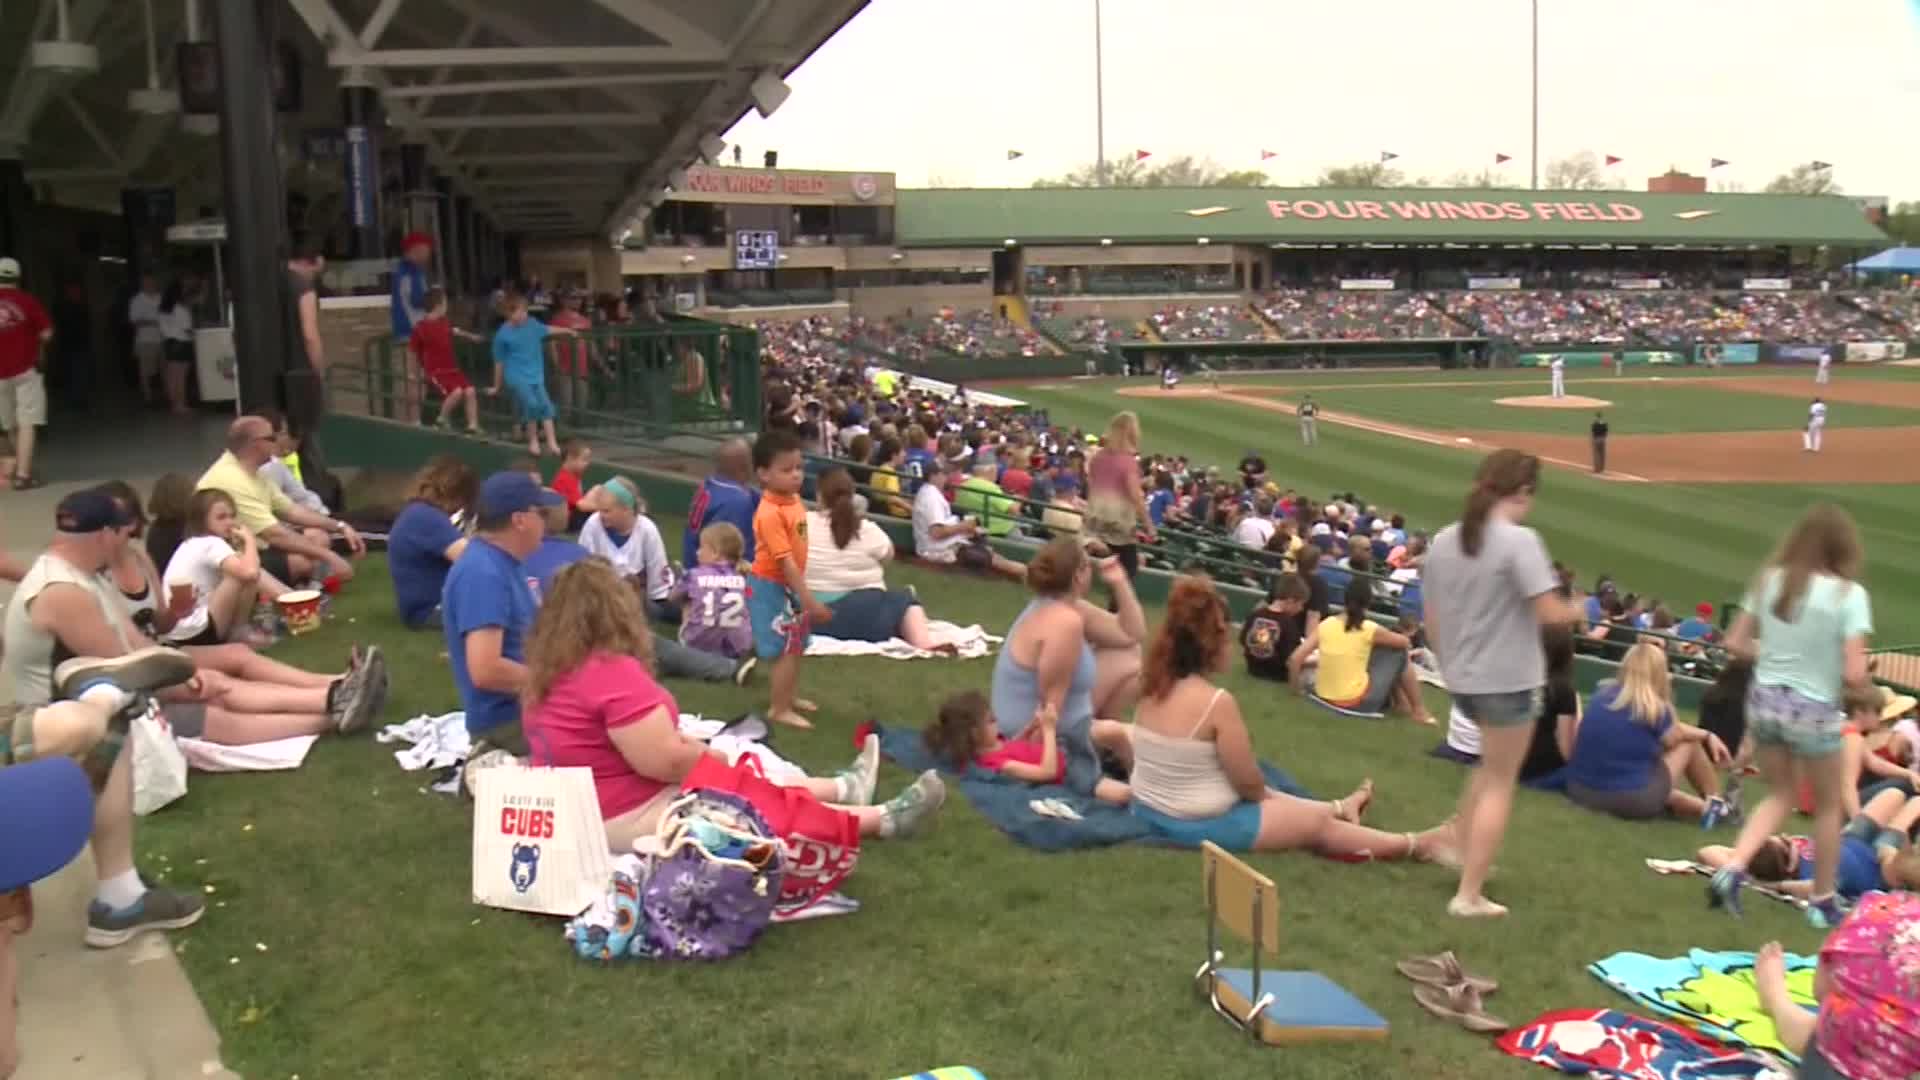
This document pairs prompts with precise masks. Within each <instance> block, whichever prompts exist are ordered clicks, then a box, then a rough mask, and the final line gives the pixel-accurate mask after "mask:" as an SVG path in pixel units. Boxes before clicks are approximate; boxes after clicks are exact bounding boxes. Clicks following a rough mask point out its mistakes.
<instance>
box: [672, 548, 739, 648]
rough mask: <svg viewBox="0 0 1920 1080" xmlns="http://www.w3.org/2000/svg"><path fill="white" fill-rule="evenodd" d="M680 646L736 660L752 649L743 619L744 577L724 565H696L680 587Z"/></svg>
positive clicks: (735, 567) (734, 567)
mask: <svg viewBox="0 0 1920 1080" xmlns="http://www.w3.org/2000/svg"><path fill="white" fill-rule="evenodd" d="M681 589H682V591H684V592H685V594H686V598H687V601H686V604H685V605H684V606H683V607H682V608H681V615H680V644H682V645H685V646H686V647H687V648H689V649H698V650H700V651H701V652H709V653H718V654H719V655H721V656H725V657H729V658H732V659H736V660H737V659H739V658H740V657H742V656H745V655H747V653H748V652H750V651H752V649H753V626H752V624H751V623H749V622H748V620H747V577H746V575H745V574H743V573H741V571H740V568H739V567H737V566H732V565H728V564H725V563H716V564H711V565H701V566H696V567H694V568H693V569H691V570H689V571H687V576H686V580H685V581H684V582H682V584H681Z"/></svg>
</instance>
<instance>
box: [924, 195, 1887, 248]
mask: <svg viewBox="0 0 1920 1080" xmlns="http://www.w3.org/2000/svg"><path fill="white" fill-rule="evenodd" d="M894 237H895V240H896V242H897V243H898V244H899V245H900V246H901V247H980V246H994V247H998V246H1000V245H1001V244H1004V243H1005V242H1006V241H1008V240H1014V241H1017V242H1019V243H1021V244H1087V243H1098V242H1099V241H1100V240H1102V239H1111V240H1112V241H1113V242H1114V243H1116V244H1152V243H1163V244H1164V243H1179V244H1190V243H1194V242H1195V241H1197V240H1199V239H1200V238H1202V237H1205V238H1207V239H1208V240H1209V241H1210V242H1213V243H1263V244H1281V243H1308V244H1312V243H1361V242H1373V243H1444V242H1449V241H1451V242H1455V243H1544V244H1553V243H1563V244H1682V245H1688V246H1722V245H1732V244H1739V245H1745V244H1791V245H1795V246H1811V245H1818V244H1829V245H1833V246H1837V247H1879V246H1881V245H1883V244H1885V243H1886V242H1887V238H1886V235H1885V234H1884V233H1882V232H1881V231H1880V230H1879V229H1877V228H1875V227H1874V226H1873V225H1872V224H1871V223H1870V222H1868V221H1867V220H1866V218H1865V217H1863V216H1862V215H1861V213H1860V209H1859V207H1857V206H1856V205H1854V204H1853V202H1851V201H1850V200H1848V199H1844V198H1841V197H1838V196H1826V195H1819V196H1809V195H1654V194H1648V193H1646V192H1633V191H1512V190H1480V189H1474V190H1450V189H1445V188H1391V189H1373V190H1368V189H1345V188H1218V187H1210V188H967V189H957V190H956V189H943V190H930V191H929V190H916V191H901V192H900V193H899V195H898V202H897V204H896V209H895V219H894Z"/></svg>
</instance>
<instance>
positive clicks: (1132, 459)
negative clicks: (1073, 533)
mask: <svg viewBox="0 0 1920 1080" xmlns="http://www.w3.org/2000/svg"><path fill="white" fill-rule="evenodd" d="M1086 529H1087V532H1088V533H1090V534H1091V535H1092V536H1094V537H1095V538H1096V539H1098V540H1100V541H1102V542H1104V543H1105V544H1106V545H1107V549H1108V550H1109V551H1111V552H1113V554H1114V556H1115V557H1116V558H1118V559H1119V560H1120V565H1121V566H1123V567H1125V568H1126V571H1127V577H1128V578H1129V579H1131V578H1133V577H1134V575H1136V574H1138V573H1139V572H1140V548H1139V546H1138V544H1137V542H1136V540H1137V536H1136V534H1138V535H1143V536H1145V537H1146V541H1147V543H1149V544H1151V543H1153V542H1154V541H1155V540H1157V539H1158V537H1157V536H1156V535H1155V534H1154V528H1153V519H1152V517H1151V516H1149V515H1148V513H1147V496H1146V491H1145V490H1144V488H1143V487H1142V486H1141V482H1140V418H1139V417H1138V416H1135V415H1134V414H1133V413H1131V412H1123V413H1117V414H1115V415H1114V418H1113V420H1112V421H1111V422H1109V423H1108V424H1107V434H1106V437H1105V438H1103V439H1101V440H1100V449H1099V450H1097V451H1095V452H1094V455H1093V460H1092V461H1090V462H1088V463H1087V514H1086Z"/></svg>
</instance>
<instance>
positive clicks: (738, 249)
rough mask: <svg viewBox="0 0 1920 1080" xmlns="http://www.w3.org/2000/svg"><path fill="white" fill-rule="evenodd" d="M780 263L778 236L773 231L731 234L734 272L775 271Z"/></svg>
mask: <svg viewBox="0 0 1920 1080" xmlns="http://www.w3.org/2000/svg"><path fill="white" fill-rule="evenodd" d="M779 263H780V234H779V232H777V231H775V230H773V229H741V230H739V231H738V232H736V233H734V234H733V268H734V269H735V270H775V269H778V268H779Z"/></svg>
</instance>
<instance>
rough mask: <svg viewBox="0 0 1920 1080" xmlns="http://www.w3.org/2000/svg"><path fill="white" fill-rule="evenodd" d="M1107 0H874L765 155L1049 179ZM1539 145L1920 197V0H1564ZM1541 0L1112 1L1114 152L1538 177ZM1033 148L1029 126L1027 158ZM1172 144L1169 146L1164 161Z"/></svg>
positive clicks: (1283, 170) (1076, 106)
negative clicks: (1814, 164)
mask: <svg viewBox="0 0 1920 1080" xmlns="http://www.w3.org/2000/svg"><path fill="white" fill-rule="evenodd" d="M1093 8H1094V0H872V2H871V3H870V4H869V5H868V6H867V8H866V10H865V11H863V12H862V13H861V14H860V15H858V16H856V17H855V18H854V19H853V21H852V22H850V23H848V24H847V26H846V27H845V28H844V29H842V30H841V31H840V33H839V34H838V35H836V36H835V37H834V38H833V39H832V40H830V41H828V42H827V43H826V44H825V45H824V46H822V47H821V48H820V50H819V51H818V52H816V53H815V54H814V55H813V57H812V58H811V59H810V60H808V61H807V63H806V64H805V65H803V66H802V67H801V68H800V69H799V70H798V71H797V72H796V73H795V74H794V77H793V78H792V80H791V82H792V85H793V96H792V97H791V98H790V99H788V101H787V103H786V104H785V105H784V106H782V107H781V109H780V111H779V112H778V113H776V114H775V115H774V117H773V119H771V120H762V119H760V117H759V116H758V115H756V114H752V113H749V114H748V116H747V118H746V119H745V120H743V121H742V122H741V123H740V124H739V125H738V126H736V127H735V129H734V130H733V132H731V133H730V134H729V135H728V136H727V139H728V141H729V142H738V143H740V144H741V145H743V146H744V148H745V153H746V155H747V158H748V161H749V162H750V163H758V161H759V159H760V155H761V152H762V151H764V150H766V149H769V148H773V149H778V150H779V151H780V164H781V165H782V166H785V167H789V168H824V169H873V170H876V171H892V172H895V173H897V174H899V181H900V183H901V184H902V185H904V186H909V187H912V186H919V185H924V184H926V183H928V182H929V180H930V179H937V180H938V181H940V182H942V183H945V184H947V185H951V186H961V185H965V186H980V187H1003V186H1022V187H1024V186H1026V185H1027V184H1030V183H1031V182H1032V181H1033V180H1034V179H1036V178H1038V177H1042V176H1052V175H1057V174H1059V173H1062V172H1065V171H1066V170H1067V169H1069V168H1072V167H1073V166H1075V165H1077V164H1080V163H1082V162H1087V161H1091V160H1093V158H1094V156H1095V155H1094V145H1095V142H1094V138H1095V136H1094V131H1095V127H1094V100H1095V96H1094V58H1093ZM1540 9H1541V10H1540V162H1541V167H1542V169H1543V170H1544V168H1545V166H1546V163H1547V162H1548V161H1549V160H1551V159H1552V158H1554V157H1557V156H1560V155H1563V154H1568V153H1572V152H1576V151H1580V150H1592V151H1594V152H1595V153H1597V154H1616V155H1619V156H1620V157H1622V158H1624V159H1625V161H1624V162H1623V163H1622V164H1621V165H1619V166H1617V167H1616V175H1617V176H1618V178H1619V184H1620V186H1622V187H1630V188H1634V189H1643V188H1644V187H1645V183H1646V177H1648V176H1650V175H1654V174H1656V173H1660V172H1664V171H1665V170H1666V168H1667V167H1668V166H1669V165H1673V166H1677V167H1679V168H1681V169H1683V170H1686V171H1690V172H1701V171H1703V170H1705V169H1706V167H1707V159H1708V158H1709V157H1720V158H1725V159H1727V161H1729V162H1730V164H1729V165H1727V166H1725V167H1723V168H1720V169H1717V170H1715V171H1714V172H1713V173H1712V177H1713V178H1714V179H1716V180H1726V181H1733V182H1738V183H1742V184H1745V185H1746V186H1747V188H1748V189H1749V190H1758V189H1759V188H1760V187H1762V186H1763V185H1765V184H1766V182H1767V181H1768V180H1769V179H1770V178H1772V177H1773V176H1774V175H1776V174H1778V173H1780V172H1783V171H1785V170H1786V169H1788V168H1790V167H1792V166H1793V165H1794V164H1795V163H1796V162H1804V161H1808V160H1814V159H1818V160H1821V161H1828V162H1832V163H1833V164H1834V166H1835V170H1834V177H1835V179H1836V180H1837V181H1838V182H1839V183H1840V185H1841V186H1842V187H1843V188H1844V189H1845V190H1846V191H1847V192H1848V193H1850V194H1860V195H1887V196H1890V197H1892V198H1893V199H1894V200H1895V201H1899V200H1901V199H1912V198H1916V197H1920V136H1916V132H1920V0H1540ZM1529 10H1530V8H1529V4H1528V0H1345V2H1335V0H1318V2H1315V0H1104V6H1103V8H1102V13H1103V14H1102V17H1103V25H1104V42H1105V68H1106V146H1107V156H1108V157H1114V156H1117V155H1120V154H1123V153H1131V152H1132V151H1133V150H1135V149H1143V150H1150V151H1152V152H1153V154H1154V155H1155V157H1156V158H1159V159H1165V158H1169V157H1173V156H1176V155H1179V154H1194V155H1197V156H1203V157H1209V158H1212V159H1213V160H1214V161H1215V162H1217V163H1218V164H1219V165H1221V166H1222V167H1224V168H1228V169H1242V168H1260V167H1263V166H1262V162H1261V161H1260V151H1261V150H1263V149H1265V150H1271V151H1274V152H1275V153H1276V155H1277V156H1276V157H1274V158H1273V159H1272V160H1270V161H1267V162H1265V163H1264V168H1265V169H1266V171H1267V174H1268V175H1269V176H1270V177H1271V178H1272V179H1273V182H1274V183H1275V184H1276V185H1281V184H1290V183H1298V182H1304V181H1307V180H1310V179H1311V178H1312V177H1313V176H1314V174H1315V173H1317V172H1318V171H1319V170H1320V169H1321V168H1322V167H1324V166H1326V165H1332V164H1341V163H1346V162H1351V161H1355V160H1360V159H1367V158H1375V157H1377V155H1378V154H1379V153H1380V152H1381V151H1382V150H1387V151H1392V152H1394V153H1397V154H1399V155H1400V158H1399V160H1398V161H1396V162H1395V163H1394V164H1396V165H1398V166H1401V167H1403V168H1404V169H1405V170H1406V171H1407V173H1408V174H1409V175H1412V176H1420V175H1425V176H1432V177H1435V178H1438V177H1443V176H1445V175H1447V174H1449V173H1451V172H1454V171H1456V170H1460V169H1479V168H1481V167H1483V166H1487V165H1491V164H1492V163H1493V156H1494V154H1495V153H1496V152H1499V153H1507V154H1511V155H1513V158H1514V160H1513V161H1511V162H1509V163H1508V164H1507V165H1506V166H1504V169H1505V170H1507V171H1506V176H1507V177H1508V178H1509V179H1510V180H1512V181H1513V182H1516V183H1519V184H1522V185H1524V184H1525V183H1526V181H1527V155H1528V139H1529V126H1530V120H1529V105H1528V102H1529V63H1528V52H1529V25H1530V19H1529ZM1008 150H1020V151H1022V152H1023V154H1024V156H1023V157H1021V158H1020V159H1019V160H1017V161H1012V162H1009V161H1007V160H1006V152H1007V151H1008ZM1151 163H1152V162H1151V161H1149V164H1151Z"/></svg>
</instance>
